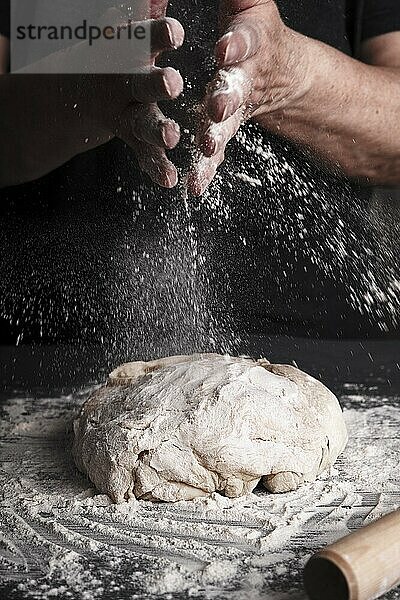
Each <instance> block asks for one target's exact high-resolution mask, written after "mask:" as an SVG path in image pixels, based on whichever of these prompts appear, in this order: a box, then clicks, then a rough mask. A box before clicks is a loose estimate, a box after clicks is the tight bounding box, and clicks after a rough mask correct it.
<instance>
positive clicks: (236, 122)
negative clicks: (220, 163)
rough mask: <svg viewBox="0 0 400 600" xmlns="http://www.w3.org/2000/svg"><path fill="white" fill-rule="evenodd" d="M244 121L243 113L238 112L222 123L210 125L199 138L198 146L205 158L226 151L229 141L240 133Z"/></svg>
mask: <svg viewBox="0 0 400 600" xmlns="http://www.w3.org/2000/svg"><path fill="white" fill-rule="evenodd" d="M242 121H243V111H242V110H238V111H236V112H235V114H233V115H232V116H231V117H229V119H227V120H226V121H224V122H222V123H210V122H208V127H207V128H205V130H204V131H203V132H200V134H199V136H198V145H199V147H200V150H201V151H202V152H203V154H204V156H208V157H211V156H215V155H216V154H220V153H221V152H224V151H225V147H226V145H227V143H228V142H229V140H231V139H232V138H233V136H234V135H236V133H237V132H238V129H239V127H240V125H241V124H242Z"/></svg>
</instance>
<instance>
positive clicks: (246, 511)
mask: <svg viewBox="0 0 400 600" xmlns="http://www.w3.org/2000/svg"><path fill="white" fill-rule="evenodd" d="M86 396H87V393H82V394H81V395H78V396H74V397H72V396H68V397H61V398H48V399H29V398H25V399H23V398H19V399H13V400H9V401H8V402H7V403H6V405H5V407H4V418H3V419H2V421H1V424H0V437H1V447H0V448H1V465H0V484H1V489H2V498H1V508H2V510H1V522H0V593H1V590H3V589H4V590H7V591H8V592H9V596H7V597H9V598H10V599H12V598H13V597H14V598H20V597H21V596H22V597H24V598H33V599H34V598H37V599H50V598H53V597H57V598H71V599H72V600H74V599H75V598H79V599H83V600H92V599H97V598H102V597H106V596H110V595H112V596H113V597H115V598H125V597H129V598H132V599H133V598H157V597H160V596H161V597H163V598H169V597H170V598H172V597H173V595H174V594H176V593H181V594H182V595H183V597H188V598H189V597H191V598H219V599H224V598H233V599H234V600H239V599H244V598H248V597H251V598H258V597H260V598H261V597H262V596H263V595H264V597H265V593H266V592H268V597H271V598H274V599H275V598H277V599H278V600H283V599H284V598H288V597H290V592H291V590H292V591H295V592H296V591H297V594H298V590H299V589H300V587H301V571H302V567H303V565H304V563H305V561H306V560H307V558H308V557H309V556H310V554H311V553H312V552H313V551H314V550H315V549H317V548H319V547H321V546H323V545H325V544H326V543H329V542H331V541H333V540H335V539H337V538H338V537H340V536H342V535H345V534H346V533H348V532H349V531H351V530H352V529H354V528H356V527H359V526H360V525H362V524H363V523H365V522H369V521H370V520H372V519H374V518H377V517H379V516H381V515H382V514H385V513H387V512H389V511H390V510H393V509H395V508H397V506H398V504H399V503H400V502H399V495H398V492H399V490H400V482H399V480H398V464H399V456H400V440H399V439H398V438H397V434H398V431H399V426H400V410H399V409H397V408H395V407H391V406H381V407H376V408H371V409H366V410H353V409H348V410H346V411H345V419H346V422H347V425H348V428H349V433H350V442H349V445H348V447H347V450H346V451H345V453H344V455H343V456H342V458H341V459H340V460H339V461H338V463H337V466H336V468H334V469H332V471H331V474H327V475H326V476H324V477H322V478H320V479H319V480H318V481H317V482H315V484H312V485H306V486H304V487H302V488H301V489H299V490H297V491H295V492H291V493H288V494H284V495H277V496H275V495H270V494H268V493H267V492H265V491H263V490H258V489H257V490H256V491H255V493H253V494H250V495H248V496H246V497H244V498H239V499H235V500H231V499H228V498H225V497H223V496H221V495H219V494H213V495H212V496H211V497H210V498H208V499H197V500H196V501H192V502H179V503H177V504H174V505H168V504H156V505H154V504H152V503H148V502H138V501H135V500H133V501H131V502H129V503H125V504H121V505H113V504H111V503H110V501H109V499H108V497H106V496H104V495H96V493H95V490H94V489H93V488H92V487H91V485H90V483H89V482H88V481H87V480H85V479H84V478H83V477H81V476H80V475H79V473H78V472H77V471H76V470H75V468H74V466H73V463H72V460H71V457H70V453H69V443H70V440H69V438H68V436H67V435H66V434H65V430H66V426H67V424H68V423H70V422H71V420H72V418H73V416H75V414H76V411H77V409H78V408H79V407H80V405H81V404H82V402H83V400H84V399H85V398H86ZM354 399H355V398H354ZM358 400H360V398H358ZM347 405H349V404H348V402H347ZM10 590H12V591H10ZM18 594H19V595H18ZM297 597H298V595H297Z"/></svg>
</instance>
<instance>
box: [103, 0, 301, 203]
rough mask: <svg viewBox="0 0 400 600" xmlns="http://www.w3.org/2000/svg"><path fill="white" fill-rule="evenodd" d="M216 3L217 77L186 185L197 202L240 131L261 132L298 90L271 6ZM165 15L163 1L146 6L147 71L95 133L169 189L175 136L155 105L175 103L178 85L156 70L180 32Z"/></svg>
mask: <svg viewBox="0 0 400 600" xmlns="http://www.w3.org/2000/svg"><path fill="white" fill-rule="evenodd" d="M219 3H220V6H219V28H220V35H221V37H220V38H219V40H218V42H217V44H216V47H215V58H216V61H217V72H216V75H215V77H214V79H213V81H211V82H210V84H209V85H208V87H207V90H206V93H205V97H204V99H203V102H202V119H201V123H200V126H199V130H198V133H197V139H196V144H197V146H198V148H199V150H200V156H201V158H200V159H199V160H197V161H196V163H195V164H194V165H193V168H192V170H191V172H190V174H189V177H188V188H189V192H190V193H191V194H193V195H201V194H202V193H203V192H204V190H205V189H206V188H207V186H208V185H209V183H210V182H211V181H212V179H213V178H214V176H215V173H216V171H217V169H218V167H219V165H220V164H221V163H222V162H223V160H224V153H225V148H226V145H227V143H228V142H229V140H230V139H231V138H232V137H233V136H234V135H235V134H236V132H237V131H238V129H239V127H240V125H241V123H243V122H244V121H246V120H248V119H250V118H252V119H255V120H258V121H259V122H260V123H261V124H262V125H265V123H266V120H267V119H268V115H272V114H273V113H276V112H280V111H281V110H284V109H285V108H286V107H287V106H288V104H290V102H291V101H292V99H293V98H295V97H296V95H297V94H298V88H299V86H301V77H302V76H301V73H300V69H299V68H298V62H299V61H297V60H296V57H295V56H294V54H296V53H297V52H296V44H295V42H294V40H293V35H294V32H292V31H291V30H290V29H289V28H287V27H286V26H285V25H284V23H283V21H282V19H281V17H280V15H279V12H278V9H277V6H276V4H275V2H274V1H273V0H219ZM167 8H168V0H151V14H150V19H146V20H145V21H144V22H143V24H144V26H145V27H150V30H151V40H152V48H151V64H150V65H146V67H147V69H146V71H145V72H143V73H136V74H134V75H132V76H131V77H132V78H133V85H132V81H131V83H130V85H129V87H128V88H126V89H125V90H124V92H123V93H122V95H121V96H120V98H119V99H118V101H117V102H115V103H110V102H108V103H107V107H109V108H110V107H113V108H112V109H111V108H110V110H111V113H112V114H111V115H110V114H109V112H107V111H106V112H105V113H104V115H103V116H104V121H105V122H104V123H102V126H103V127H104V126H105V127H107V128H108V130H109V131H110V132H111V133H112V134H113V135H115V136H117V137H119V138H121V139H122V140H123V141H125V142H126V143H127V144H128V145H129V146H130V147H131V148H132V149H133V151H134V152H135V154H136V156H137V159H138V162H139V166H140V168H141V169H142V170H143V171H144V172H146V173H147V174H148V175H149V176H150V178H151V179H152V180H153V181H154V182H156V183H157V184H159V185H160V186H163V187H166V188H172V187H174V186H175V185H176V184H177V181H178V175H177V170H176V168H175V166H174V165H173V164H172V162H171V161H170V160H169V159H168V157H167V154H166V151H167V150H170V149H172V148H174V147H175V146H176V145H177V144H178V143H179V140H180V129H179V125H178V124H177V123H176V122H175V121H173V120H172V119H169V118H167V117H166V116H164V115H163V113H162V112H161V110H160V108H159V106H158V104H157V102H159V101H163V100H174V99H176V98H177V97H178V96H179V95H180V94H181V93H182V91H183V80H182V77H181V75H180V73H179V72H178V71H177V70H175V69H173V68H171V67H167V68H160V67H157V66H156V63H157V59H158V58H159V57H160V55H161V54H162V53H163V52H165V51H170V50H175V49H177V48H179V47H180V46H181V45H182V44H183V42H184V37H185V32H184V29H183V27H182V25H181V24H180V23H179V22H178V21H177V20H176V19H172V18H169V17H167V16H166V11H167ZM134 18H135V15H134ZM138 21H139V19H138ZM149 66H150V70H149V69H148V67H149ZM121 81H126V78H122V79H121ZM115 94H116V90H114V91H113V95H115Z"/></svg>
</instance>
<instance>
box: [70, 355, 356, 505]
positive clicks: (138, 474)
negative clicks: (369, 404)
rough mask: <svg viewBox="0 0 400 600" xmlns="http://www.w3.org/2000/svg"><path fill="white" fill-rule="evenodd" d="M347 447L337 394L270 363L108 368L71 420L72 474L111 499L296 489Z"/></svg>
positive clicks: (187, 359)
mask: <svg viewBox="0 0 400 600" xmlns="http://www.w3.org/2000/svg"><path fill="white" fill-rule="evenodd" d="M346 442H347V432H346V426H345V423H344V420H343V416H342V411H341V408H340V406H339V403H338V401H337V399H336V397H335V396H334V395H333V394H332V393H331V392H330V391H329V390H328V389H327V388H326V387H325V386H324V385H322V383H320V382H319V381H317V380H315V379H313V378H312V377H310V376H309V375H306V374H305V373H303V372H301V371H299V370H298V369H296V368H294V367H292V366H287V365H272V364H270V363H269V362H268V361H267V360H265V359H262V360H259V361H255V360H253V359H251V358H245V357H238V358H234V357H231V356H221V355H218V354H198V355H193V356H175V357H168V358H164V359H161V360H156V361H152V362H134V363H129V364H126V365H123V366H121V367H119V368H118V369H116V370H115V371H113V372H112V373H111V375H110V377H109V381H108V382H107V384H106V385H105V386H104V387H102V388H100V389H99V390H98V391H96V392H95V393H94V394H93V395H92V396H91V397H90V398H89V400H88V401H87V402H86V403H85V404H84V406H83V408H82V410H81V413H80V415H79V418H78V419H77V420H76V421H75V423H74V444H73V454H74V458H75V462H76V464H77V466H78V468H79V469H80V470H81V471H82V472H83V473H85V474H87V475H88V477H89V478H90V479H91V481H92V482H93V483H94V485H95V486H96V487H97V489H98V490H100V491H101V492H103V493H106V494H108V495H109V496H110V497H111V498H112V500H114V501H115V502H122V501H124V500H126V499H129V498H131V497H134V496H135V497H136V498H141V499H146V500H153V501H167V502H176V501H178V500H190V499H193V498H195V497H197V496H207V495H209V494H211V493H212V492H215V491H218V492H221V493H224V494H225V495H226V496H229V497H238V496H242V495H245V494H247V493H249V492H251V491H252V490H253V489H254V487H255V486H256V485H257V483H258V482H259V481H260V479H261V478H262V481H263V484H264V485H265V487H266V488H267V489H268V490H270V491H271V492H286V491H289V490H294V489H296V488H297V487H299V486H300V485H301V484H303V483H304V482H311V481H313V480H314V479H315V478H316V477H317V476H318V474H320V473H321V472H322V471H324V470H325V469H327V468H329V467H330V466H331V465H333V463H334V462H335V460H336V459H337V457H338V455H339V454H340V453H341V452H342V450H343V449H344V447H345V445H346Z"/></svg>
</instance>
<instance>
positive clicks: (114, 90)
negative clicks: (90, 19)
mask: <svg viewBox="0 0 400 600" xmlns="http://www.w3.org/2000/svg"><path fill="white" fill-rule="evenodd" d="M167 5H168V0H152V1H151V14H150V19H145V20H142V21H132V23H131V24H130V25H129V27H135V26H137V25H141V26H143V27H144V28H145V29H146V31H148V30H150V34H151V55H150V57H146V58H147V62H146V63H143V64H142V65H139V68H138V65H137V64H135V73H134V74H131V75H122V74H119V75H94V76H89V77H88V78H86V77H85V80H86V83H87V84H88V86H89V87H91V89H90V91H89V93H88V98H90V100H89V102H87V103H86V106H87V110H88V113H91V114H90V115H89V114H88V115H87V116H88V118H90V119H91V120H92V121H93V119H94V120H95V127H100V128H101V129H102V131H103V132H104V133H105V135H106V136H107V137H108V139H111V138H112V137H114V136H116V137H118V138H120V139H121V140H123V141H124V142H126V143H127V144H128V145H129V146H130V148H132V150H133V151H134V153H135V154H136V157H137V160H138V163H139V166H140V168H141V169H142V170H143V171H144V172H146V173H147V174H148V175H149V176H150V178H151V179H152V180H153V181H154V182H155V183H157V184H159V185H161V186H163V187H167V188H171V187H174V186H175V185H176V183H177V179H178V177H177V171H176V168H175V166H174V165H173V164H172V163H171V161H170V160H169V159H168V158H167V155H166V150H169V149H172V148H174V147H175V146H176V145H177V144H178V142H179V139H180V129H179V126H178V124H177V123H176V122H175V121H173V120H172V119H168V118H167V117H165V116H164V114H163V113H162V112H161V110H160V108H159V107H158V105H157V102H158V101H160V100H173V99H175V98H177V97H178V96H179V95H180V94H181V92H182V90H183V80H182V77H181V75H180V74H179V72H178V71H176V70H175V69H173V68H171V67H168V68H159V67H157V66H156V62H157V59H158V58H159V56H160V55H161V54H162V53H163V52H165V51H168V50H174V49H176V48H178V47H180V46H181V45H182V43H183V40H184V30H183V27H182V26H181V24H180V23H179V22H178V21H177V20H175V19H172V18H167V17H166V16H165V13H166V8H167ZM140 16H142V15H140ZM119 24H120V25H121V24H122V25H123V21H119ZM123 53H124V54H126V55H127V56H128V57H129V53H128V50H127V49H124V51H123ZM119 72H121V71H119ZM100 137H101V136H100Z"/></svg>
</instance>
